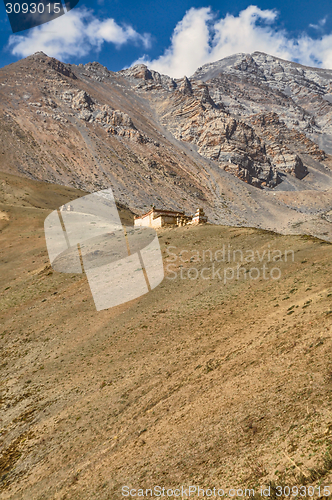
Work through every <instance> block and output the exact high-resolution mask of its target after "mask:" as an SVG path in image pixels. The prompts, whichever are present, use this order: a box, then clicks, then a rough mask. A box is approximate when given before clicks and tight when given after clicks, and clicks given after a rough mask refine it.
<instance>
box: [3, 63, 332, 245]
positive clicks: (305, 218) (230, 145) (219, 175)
mask: <svg viewBox="0 0 332 500" xmlns="http://www.w3.org/2000/svg"><path fill="white" fill-rule="evenodd" d="M331 77H332V73H331V72H330V71H327V70H317V69H313V68H305V67H302V66H300V65H298V64H295V63H289V62H287V61H281V60H279V59H276V58H273V57H271V56H267V55H265V54H259V53H255V54H252V55H246V54H238V55H236V56H233V57H231V58H226V59H224V60H222V61H218V62H216V63H213V64H209V65H206V66H204V67H203V68H200V69H199V70H198V71H197V72H196V73H195V75H193V76H192V77H191V78H190V79H188V78H184V79H182V80H174V79H172V78H170V77H168V76H165V75H160V74H158V73H156V72H154V71H150V70H149V69H148V68H146V67H145V66H143V65H140V66H136V67H133V68H130V69H128V70H124V71H121V72H118V73H112V72H110V71H108V70H107V69H106V68H104V67H103V66H101V65H99V64H98V63H90V64H87V65H85V66H83V65H79V66H74V65H65V64H62V63H61V62H59V61H57V60H55V59H52V58H49V57H47V56H46V55H45V54H43V53H37V54H35V55H33V56H30V57H28V58H26V59H24V60H22V61H19V62H17V63H14V64H11V65H10V66H7V67H5V68H2V69H1V70H0V84H1V85H0V113H1V120H0V147H1V151H0V169H1V170H2V171H5V172H9V173H10V172H11V173H17V174H19V175H22V176H26V177H29V178H33V179H40V180H45V181H47V182H52V183H58V184H63V185H67V186H74V187H77V188H79V189H84V190H87V191H96V190H98V189H102V188H105V187H110V186H111V187H112V188H113V191H114V195H115V197H116V199H117V200H118V201H119V202H120V203H122V204H123V205H126V206H127V207H129V208H130V209H131V210H132V211H133V212H135V213H142V212H144V211H146V210H147V209H148V208H149V207H150V206H151V205H152V204H155V205H156V206H158V207H164V208H171V209H184V210H185V211H186V212H188V213H193V212H194V210H195V209H196V208H197V207H198V206H202V207H203V208H204V209H205V211H206V213H207V215H208V217H209V220H210V221H211V222H214V223H223V224H232V225H242V226H256V227H263V228H266V229H273V230H276V231H279V232H285V233H290V232H296V233H301V232H309V233H311V234H314V235H317V236H320V237H323V238H326V239H329V237H330V233H331V231H330V222H329V215H328V214H329V212H330V211H331V209H332V173H331V170H330V165H331V157H330V156H329V151H330V150H329V146H328V145H329V137H330V132H331V130H330V113H331V106H332V104H331V102H330V100H331V101H332V98H331V99H330V96H331V95H332V94H330V93H329V92H330V87H329V85H330V81H331ZM321 148H323V149H324V148H325V152H324V150H323V149H321ZM285 193H289V194H288V195H285ZM303 193H306V194H305V196H303Z"/></svg>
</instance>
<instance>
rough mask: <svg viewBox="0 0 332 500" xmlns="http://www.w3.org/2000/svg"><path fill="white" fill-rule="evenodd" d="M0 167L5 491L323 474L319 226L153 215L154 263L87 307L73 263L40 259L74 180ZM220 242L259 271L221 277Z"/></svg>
mask: <svg viewBox="0 0 332 500" xmlns="http://www.w3.org/2000/svg"><path fill="white" fill-rule="evenodd" d="M0 181H1V185H2V186H4V187H5V189H6V191H3V192H2V193H1V196H0V230H1V232H0V238H1V245H0V249H1V256H0V259H1V264H2V265H1V273H0V310H1V316H0V345H1V348H0V365H1V381H0V449H1V452H0V496H1V498H3V499H17V500H18V499H20V500H22V499H27V500H31V499H33V500H42V499H44V500H51V499H52V500H60V499H61V500H65V499H66V500H69V499H70V500H76V499H77V500H85V499H86V500H87V499H92V498H93V499H100V500H106V499H107V500H108V499H110V498H112V500H113V499H120V498H123V496H122V494H121V488H122V486H124V485H127V486H129V487H131V488H136V489H137V488H151V487H153V486H154V485H160V486H161V487H166V488H176V487H179V486H181V485H182V484H183V485H184V487H188V486H189V485H196V486H200V487H201V488H212V489H213V487H217V488H223V489H224V490H225V491H227V490H228V489H229V488H236V487H242V488H249V487H252V488H255V490H256V493H257V496H256V498H257V499H258V498H261V497H260V496H259V493H258V490H257V488H258V487H259V486H260V485H267V484H268V483H269V482H270V481H272V482H273V481H274V482H275V483H276V484H277V485H291V486H292V485H293V484H295V485H301V484H302V485H307V486H308V485H309V484H311V485H312V484H313V485H314V486H318V485H321V488H323V486H324V485H328V484H330V483H331V479H332V476H331V467H332V457H331V453H330V452H329V446H330V442H331V431H332V422H331V410H332V409H331V387H332V386H331V384H332V365H331V363H332V352H331V334H332V323H331V318H332V314H331V294H332V280H331V265H332V264H331V245H330V244H329V243H326V242H323V243H322V242H321V241H318V240H315V239H313V238H311V237H304V236H280V235H277V234H273V233H269V232H265V231H262V230H257V229H250V228H234V227H221V226H205V227H184V228H178V229H175V230H161V231H160V232H159V241H160V244H161V247H162V251H163V255H164V262H165V271H166V274H167V277H166V279H165V280H164V281H163V282H162V283H161V284H160V286H158V287H157V288H156V289H155V290H153V291H152V292H150V293H148V294H147V295H145V296H143V297H141V298H140V299H137V300H134V301H132V302H129V303H127V304H124V305H122V306H119V307H116V308H113V309H109V310H105V311H102V312H96V310H95V308H94V305H93V301H92V297H91V292H90V290H89V287H88V284H87V281H86V278H85V277H84V276H83V275H65V274H60V273H56V272H53V271H52V270H51V269H50V267H49V263H48V257H47V252H46V247H45V239H44V233H43V223H44V219H45V217H46V215H47V214H48V213H49V212H50V211H51V210H53V209H55V208H57V207H58V206H59V205H60V204H62V203H64V202H65V201H68V200H69V199H72V198H74V197H77V196H79V195H80V194H82V193H81V192H79V191H77V190H73V189H71V188H66V187H61V186H51V185H50V184H45V183H43V182H35V181H31V180H26V179H24V178H15V177H13V176H9V175H6V174H0ZM127 215H129V214H127ZM223 245H225V248H226V255H227V251H228V249H229V248H230V249H231V252H233V251H236V252H237V254H236V255H237V256H238V257H237V259H239V255H241V251H242V252H243V253H244V254H245V252H247V251H253V252H254V255H255V257H254V261H251V263H248V262H246V263H243V266H242V267H244V268H245V270H246V271H247V272H249V271H250V268H251V267H257V268H261V267H262V265H263V264H265V265H266V266H267V269H268V271H267V276H266V277H265V278H263V276H262V275H261V277H260V278H259V279H252V280H249V279H248V277H247V278H246V279H245V278H244V271H243V269H242V270H241V271H240V279H230V277H231V272H230V269H231V268H232V269H235V273H236V267H237V264H238V263H239V260H237V261H234V260H232V259H231V261H230V262H223V261H222V259H221V258H220V256H221V253H220V252H222V249H223ZM209 250H210V251H211V253H210V252H209ZM185 251H187V252H185ZM192 251H194V252H195V255H196V258H194V257H190V256H191V255H192V254H191V252H192ZM217 251H219V253H216V252H217ZM273 251H279V252H281V254H280V255H281V258H280V259H279V260H277V261H271V260H269V252H273ZM197 252H198V257H197ZM203 252H205V254H203ZM285 252H287V256H288V258H287V259H286V253H285ZM292 252H294V254H292ZM231 255H233V254H232V253H231ZM203 256H205V257H203ZM292 256H293V257H292ZM226 260H227V258H226ZM213 266H214V269H215V276H214V277H213V270H212V267H213ZM274 267H277V268H279V270H280V272H281V275H280V279H279V280H277V279H271V274H270V273H271V270H272V268H274ZM206 268H207V269H208V271H206ZM189 269H191V270H189ZM193 269H196V272H197V273H198V277H197V279H193V278H195V275H196V272H195V271H193ZM203 269H205V271H203ZM227 269H228V270H227ZM225 270H226V276H227V277H228V278H227V279H226V281H225V279H224V277H225V274H224V273H225ZM174 273H176V276H175V274H174ZM274 273H275V274H274V276H275V277H276V276H277V274H276V272H275V271H274ZM207 274H209V276H210V278H207ZM181 276H182V278H181ZM321 491H323V490H321ZM316 493H317V495H316V496H317V497H318V490H317V491H316ZM273 495H274V496H273ZM191 498H197V495H192V496H191ZM200 498H202V495H200ZM271 498H276V496H275V493H273V490H271ZM279 498H281V497H279ZM311 498H312V496H311Z"/></svg>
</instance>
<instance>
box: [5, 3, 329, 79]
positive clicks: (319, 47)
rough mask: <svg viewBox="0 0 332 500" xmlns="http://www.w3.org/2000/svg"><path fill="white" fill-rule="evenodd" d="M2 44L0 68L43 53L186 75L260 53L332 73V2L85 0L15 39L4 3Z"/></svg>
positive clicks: (117, 67)
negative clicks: (227, 59) (221, 61)
mask: <svg viewBox="0 0 332 500" xmlns="http://www.w3.org/2000/svg"><path fill="white" fill-rule="evenodd" d="M0 43H1V52H0V66H4V65H6V64H9V63H11V62H14V61H16V60H18V59H21V58H22V57H25V56H27V55H29V54H31V53H33V52H36V51H37V50H43V51H44V52H46V53H47V54H48V55H52V56H55V57H58V58H59V59H61V60H64V61H65V62H70V63H80V62H82V63H83V64H85V63H86V62H89V61H98V62H100V63H101V64H103V65H105V66H107V67H108V68H109V69H110V70H113V71H117V70H120V69H122V68H124V67H127V66H130V65H131V64H132V63H134V62H136V61H143V62H145V63H147V64H148V65H149V66H150V67H152V68H154V69H156V70H158V71H161V72H163V73H167V74H170V75H171V76H174V77H181V76H183V74H187V76H190V74H192V73H193V72H194V71H195V69H196V68H197V67H198V66H201V65H202V64H204V63H206V62H210V61H212V60H216V59H220V58H222V57H225V56H227V55H230V54H231V53H234V52H252V51H254V50H261V51H263V52H268V53H272V54H274V55H277V56H280V57H284V58H288V59H292V60H296V61H298V62H301V63H303V64H308V65H317V66H323V67H329V68H332V3H331V2H330V1H329V2H327V1H325V0H323V1H320V2H317V1H309V2H306V3H305V4H304V3H303V1H302V2H300V1H292V2H286V1H276V2H274V3H271V2H269V1H267V0H264V1H260V2H245V1H244V0H241V1H239V0H237V1H235V2H232V3H226V2H221V1H210V2H208V1H207V2H205V1H204V0H203V1H202V0H184V1H181V2H174V1H170V0H163V1H162V2H158V1H152V0H145V1H144V2H143V1H133V0H127V1H125V2H124V1H123V0H112V1H109V0H97V1H94V2H93V1H91V0H85V1H84V0H81V1H80V3H79V4H78V7H76V8H75V9H73V10H72V11H71V12H70V13H68V14H66V15H65V16H62V17H61V18H59V19H57V20H54V21H52V22H50V23H47V24H45V25H43V26H40V27H38V28H32V29H31V30H26V31H24V32H21V33H18V34H17V35H15V36H13V35H12V34H11V30H10V25H9V22H8V20H7V16H6V12H5V6H4V4H2V3H1V4H0Z"/></svg>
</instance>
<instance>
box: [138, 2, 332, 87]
mask: <svg viewBox="0 0 332 500" xmlns="http://www.w3.org/2000/svg"><path fill="white" fill-rule="evenodd" d="M277 17H278V13H277V12H276V11H275V10H270V9H266V10H262V9H260V8H258V7H256V6H255V5H250V6H249V7H247V8H246V9H245V10H242V11H241V12H240V13H239V15H238V16H233V15H231V14H227V15H226V16H225V17H224V18H221V19H217V18H216V16H215V15H214V14H213V12H212V11H211V9H210V8H199V9H196V8H191V9H190V10H189V11H188V12H187V13H186V14H185V16H184V18H183V19H182V20H181V21H180V22H179V23H178V24H177V26H176V27H175V30H174V32H173V35H172V39H171V45H170V47H169V48H168V49H167V50H166V51H165V52H164V54H163V55H161V56H160V57H158V58H157V59H154V60H150V59H149V58H148V57H147V56H144V57H142V58H141V59H139V60H138V61H136V63H142V62H143V63H144V64H147V65H148V66H149V67H150V68H151V69H154V70H156V71H158V72H160V73H164V74H167V75H170V76H172V77H175V78H181V77H182V76H184V75H187V76H189V75H191V74H193V73H194V72H195V70H196V69H197V68H198V67H199V66H202V65H203V64H206V63H209V62H212V61H217V60H219V59H222V58H223V57H227V56H230V55H232V54H236V53H239V52H244V53H252V52H255V51H260V52H266V53H267V54H272V55H275V56H277V57H281V58H283V59H288V60H293V61H297V62H300V63H302V64H305V65H308V66H321V67H326V68H332V34H330V35H323V36H321V37H320V38H312V37H310V36H309V35H307V34H305V33H304V34H302V35H301V36H299V37H298V38H292V37H291V36H290V35H289V34H288V33H287V32H286V30H284V29H280V28H279V29H278V28H276V27H275V21H276V19H277ZM324 24H325V20H322V21H321V22H320V27H322V26H324Z"/></svg>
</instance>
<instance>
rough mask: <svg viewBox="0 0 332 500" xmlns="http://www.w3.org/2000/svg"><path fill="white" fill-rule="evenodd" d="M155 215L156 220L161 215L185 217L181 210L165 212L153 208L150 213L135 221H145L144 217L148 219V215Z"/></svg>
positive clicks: (138, 217) (137, 217)
mask: <svg viewBox="0 0 332 500" xmlns="http://www.w3.org/2000/svg"><path fill="white" fill-rule="evenodd" d="M152 213H155V214H156V215H155V216H154V219H155V218H156V217H159V216H160V215H170V216H173V217H177V216H181V215H184V212H181V211H179V210H177V211H175V210H163V209H158V208H151V209H150V210H149V211H148V212H146V213H145V214H143V215H141V216H136V217H135V219H143V218H144V217H147V216H148V215H150V214H152Z"/></svg>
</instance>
